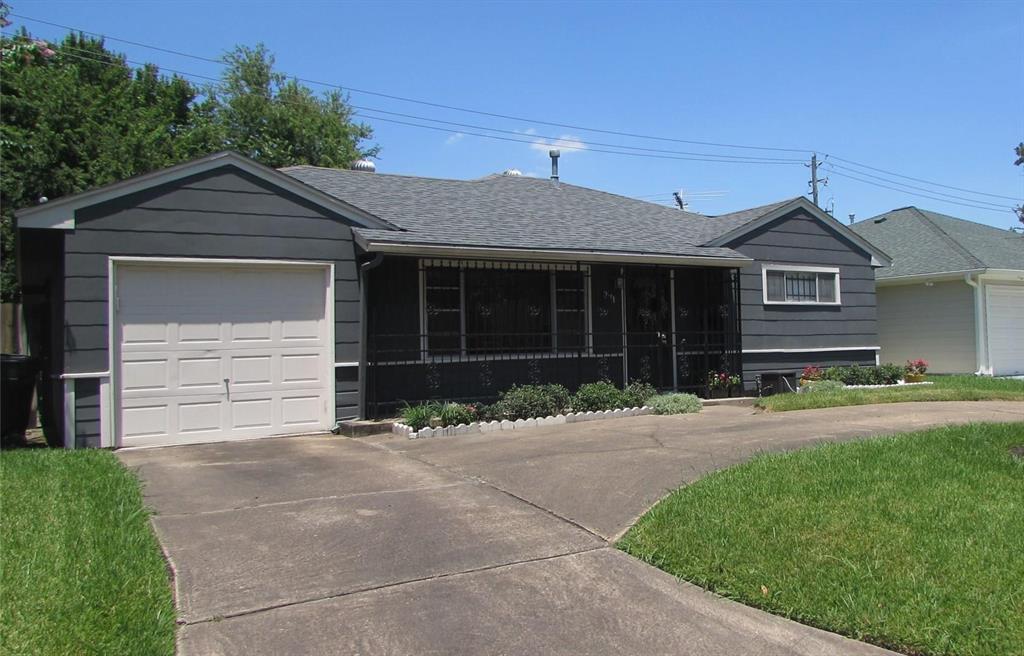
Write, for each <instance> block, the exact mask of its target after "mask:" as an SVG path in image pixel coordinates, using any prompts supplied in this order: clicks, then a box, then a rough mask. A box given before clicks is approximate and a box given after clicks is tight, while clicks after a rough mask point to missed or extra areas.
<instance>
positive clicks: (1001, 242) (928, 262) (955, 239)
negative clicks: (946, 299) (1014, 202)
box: [851, 207, 1024, 279]
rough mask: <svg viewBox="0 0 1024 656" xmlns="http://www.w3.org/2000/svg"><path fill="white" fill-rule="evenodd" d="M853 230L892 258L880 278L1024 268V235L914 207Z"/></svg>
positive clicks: (861, 224) (880, 215) (905, 208)
mask: <svg viewBox="0 0 1024 656" xmlns="http://www.w3.org/2000/svg"><path fill="white" fill-rule="evenodd" d="M851 227H852V228H853V230H854V231H855V232H857V233H858V234H859V235H860V236H861V237H864V238H865V239H867V240H868V241H870V242H871V243H873V244H875V245H877V246H878V247H879V248H881V249H882V250H884V251H885V252H886V253H888V254H889V255H890V256H891V257H892V265H891V266H888V267H885V268H882V269H878V270H877V271H876V272H875V274H876V276H877V277H878V278H879V279H884V278H895V277H899V276H914V275H921V274H928V273H945V272H953V271H969V270H977V269H1016V270H1024V235H1019V234H1017V233H1015V232H1013V231H1011V230H1001V229H999V228H993V227H991V226H987V225H983V224H980V223H974V222H973V221H965V220H964V219H958V218H955V217H952V216H947V215H945V214H939V213H938V212H930V211H928V210H921V209H918V208H916V207H902V208H900V209H898V210H892V211H891V212H886V213H885V214H879V215H878V216H876V217H873V218H870V219H866V220H864V221H860V222H858V223H855V224H853V226H851Z"/></svg>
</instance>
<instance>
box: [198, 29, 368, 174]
mask: <svg viewBox="0 0 1024 656" xmlns="http://www.w3.org/2000/svg"><path fill="white" fill-rule="evenodd" d="M224 63H225V64H226V65H227V67H226V69H225V72H224V75H223V80H222V82H221V83H219V84H211V85H208V86H207V87H206V88H205V89H204V93H205V94H206V98H205V99H204V101H203V102H201V103H199V104H198V105H197V106H196V108H195V111H196V114H197V115H199V116H201V117H202V120H203V121H204V122H205V126H204V127H203V128H202V130H201V131H202V132H203V137H202V138H204V139H206V140H210V141H212V142H213V143H215V144H216V145H217V148H219V149H222V148H231V149H233V150H236V151H238V152H240V153H242V154H243V155H246V156H247V157H251V158H253V159H255V160H257V161H260V162H262V163H264V164H266V165H267V166H271V167H275V168H278V167H282V166H293V165H297V164H312V165H314V166H327V167H347V166H348V165H350V164H351V163H352V162H354V161H355V160H357V159H359V158H360V157H371V156H374V155H376V154H377V152H378V148H377V147H376V146H373V147H368V148H364V147H362V146H361V144H362V142H363V141H364V140H366V139H369V138H370V137H371V136H372V135H373V131H372V129H371V128H370V127H369V126H368V125H365V124H362V123H356V122H353V120H352V109H351V107H349V105H348V102H347V99H346V98H345V97H344V96H343V95H342V94H341V93H340V92H338V91H329V92H327V93H326V94H324V95H322V96H319V95H316V94H314V93H313V91H311V90H310V89H309V88H308V87H306V86H304V85H302V84H300V83H299V82H298V81H297V80H294V79H289V78H288V77H286V76H285V75H284V74H282V73H279V72H276V71H274V57H273V55H272V54H270V52H268V51H267V49H266V47H265V46H264V45H263V44H258V45H257V46H256V47H255V48H249V47H246V46H237V47H236V48H235V49H234V50H233V51H231V52H229V53H228V54H227V55H225V57H224Z"/></svg>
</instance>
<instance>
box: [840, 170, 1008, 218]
mask: <svg viewBox="0 0 1024 656" xmlns="http://www.w3.org/2000/svg"><path fill="white" fill-rule="evenodd" d="M828 165H829V167H832V168H831V170H832V171H833V172H835V169H836V168H839V169H843V170H844V171H848V172H850V173H856V174H857V175H863V176H865V177H868V178H872V179H875V180H881V181H882V182H888V183H891V184H895V185H899V186H901V187H906V188H907V189H915V190H917V191H924V192H927V193H929V194H936V195H938V196H945V197H947V198H953V199H956V200H963V201H967V202H970V203H984V204H987V205H999V204H998V203H993V202H991V201H987V200H980V199H977V198H965V197H964V196H957V195H956V194H948V193H946V192H944V191H935V190H933V189H926V188H924V187H917V186H915V185H911V184H907V183H906V182H899V181H896V180H890V179H889V178H884V177H882V176H878V175H872V174H871V173H865V172H864V171H858V170H857V169H854V168H850V167H849V166H843V165H842V164H835V163H832V162H829V163H828ZM986 195H987V194H986ZM997 198H1007V199H1008V200H1016V199H1014V198H1011V197H1009V196H997ZM1000 207H1001V206H1000Z"/></svg>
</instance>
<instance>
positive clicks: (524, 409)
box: [495, 384, 569, 419]
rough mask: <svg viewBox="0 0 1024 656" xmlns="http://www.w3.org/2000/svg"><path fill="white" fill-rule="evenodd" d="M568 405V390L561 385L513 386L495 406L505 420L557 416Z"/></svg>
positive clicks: (502, 395)
mask: <svg viewBox="0 0 1024 656" xmlns="http://www.w3.org/2000/svg"><path fill="white" fill-rule="evenodd" d="M568 404H569V390H567V389H565V388H564V387H562V386H561V385H556V384H551V385H513V386H512V387H510V388H509V389H507V390H505V391H504V392H502V394H501V400H500V401H498V403H497V404H495V405H498V406H499V407H500V410H501V412H500V414H501V416H503V417H505V418H506V419H531V418H533V417H547V416H550V415H557V414H558V413H560V412H562V410H564V409H565V408H566V406H568Z"/></svg>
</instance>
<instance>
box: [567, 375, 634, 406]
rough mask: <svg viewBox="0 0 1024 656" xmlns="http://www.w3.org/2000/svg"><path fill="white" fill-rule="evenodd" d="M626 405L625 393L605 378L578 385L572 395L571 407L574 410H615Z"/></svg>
mask: <svg viewBox="0 0 1024 656" xmlns="http://www.w3.org/2000/svg"><path fill="white" fill-rule="evenodd" d="M627 405H629V401H628V399H627V398H626V394H625V393H624V392H623V391H622V390H620V389H619V388H618V387H616V386H615V385H612V384H611V383H610V382H609V381H607V380H602V381H600V382H597V383H587V384H585V385H580V388H579V389H578V390H576V394H575V395H574V396H573V397H572V409H573V410H575V411H576V412H595V411H597V410H615V409H617V408H624V407H626V406H627Z"/></svg>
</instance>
